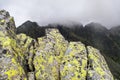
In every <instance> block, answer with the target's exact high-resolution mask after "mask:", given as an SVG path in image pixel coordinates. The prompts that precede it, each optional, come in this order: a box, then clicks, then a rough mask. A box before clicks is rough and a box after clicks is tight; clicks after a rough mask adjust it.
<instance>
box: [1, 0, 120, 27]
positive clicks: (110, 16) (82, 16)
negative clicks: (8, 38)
mask: <svg viewBox="0 0 120 80" xmlns="http://www.w3.org/2000/svg"><path fill="white" fill-rule="evenodd" d="M0 9H5V10H7V11H9V12H10V14H11V16H14V18H15V22H16V25H17V26H19V25H21V24H22V23H23V22H25V21H26V20H31V21H36V22H38V23H39V24H40V25H46V24H49V23H59V22H60V23H62V22H78V23H82V24H87V23H89V22H98V23H101V24H103V25H105V26H108V27H112V26H116V25H120V0H0Z"/></svg>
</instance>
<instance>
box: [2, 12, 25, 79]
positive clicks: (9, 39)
mask: <svg viewBox="0 0 120 80" xmlns="http://www.w3.org/2000/svg"><path fill="white" fill-rule="evenodd" d="M0 15H1V18H0V50H1V53H0V56H1V57H0V80H21V79H22V80H26V74H25V71H24V65H23V56H22V55H23V54H22V50H20V47H19V46H18V45H17V42H16V40H17V39H16V34H15V24H14V20H13V18H12V17H10V16H9V13H8V12H6V11H4V10H2V11H0Z"/></svg>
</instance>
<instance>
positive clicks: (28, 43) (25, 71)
mask: <svg viewBox="0 0 120 80" xmlns="http://www.w3.org/2000/svg"><path fill="white" fill-rule="evenodd" d="M0 15H1V16H2V17H0V80H113V76H112V74H111V72H110V70H109V68H108V66H107V63H106V61H105V59H104V57H103V56H102V55H101V54H100V52H99V50H97V49H95V48H93V47H91V46H85V45H84V44H83V43H81V42H80V41H79V42H68V41H67V40H65V39H64V37H63V36H62V35H61V33H60V32H59V30H58V29H56V28H47V29H45V32H46V36H42V37H39V38H37V39H33V38H31V37H29V36H26V35H25V34H23V33H21V34H18V35H17V34H16V32H15V31H16V28H15V24H14V20H13V18H12V17H10V16H9V15H8V12H6V11H4V10H2V11H0Z"/></svg>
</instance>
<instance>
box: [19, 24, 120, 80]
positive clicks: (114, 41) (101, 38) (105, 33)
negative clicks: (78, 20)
mask: <svg viewBox="0 0 120 80" xmlns="http://www.w3.org/2000/svg"><path fill="white" fill-rule="evenodd" d="M32 23H33V22H30V24H28V25H27V26H24V25H21V26H19V27H18V28H17V32H18V33H24V32H23V31H24V30H20V28H21V27H29V28H31V24H32ZM33 27H40V28H43V29H45V28H57V29H59V31H60V33H61V34H62V35H63V36H64V38H65V39H66V40H68V41H81V42H83V43H84V44H85V45H90V46H93V47H95V48H97V49H99V50H100V51H101V53H102V55H103V56H104V57H105V59H106V61H107V63H108V65H109V67H110V70H111V71H112V73H113V75H114V76H115V77H116V78H118V79H120V77H119V75H120V70H119V69H120V26H118V27H113V28H111V29H107V28H106V27H105V26H102V25H101V24H99V23H94V22H92V23H89V24H87V25H85V26H83V25H81V24H80V25H78V24H77V25H75V24H74V25H71V26H69V25H62V24H50V25H48V26H44V27H43V26H39V25H37V26H36V25H34V26H33ZM40 31H41V30H40ZM42 31H43V30H42ZM29 32H30V33H31V31H29ZM35 33H36V31H35V32H34V34H35Z"/></svg>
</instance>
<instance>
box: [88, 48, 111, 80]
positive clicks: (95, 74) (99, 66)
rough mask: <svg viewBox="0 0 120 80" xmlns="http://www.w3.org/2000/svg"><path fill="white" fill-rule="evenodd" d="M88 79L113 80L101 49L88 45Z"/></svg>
mask: <svg viewBox="0 0 120 80" xmlns="http://www.w3.org/2000/svg"><path fill="white" fill-rule="evenodd" d="M87 48H88V59H89V67H88V80H89V79H90V80H113V76H112V74H111V73H110V71H109V68H108V66H107V63H106V62H105V59H104V57H103V56H102V55H101V54H100V52H99V50H97V49H95V48H93V47H91V46H88V47H87Z"/></svg>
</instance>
